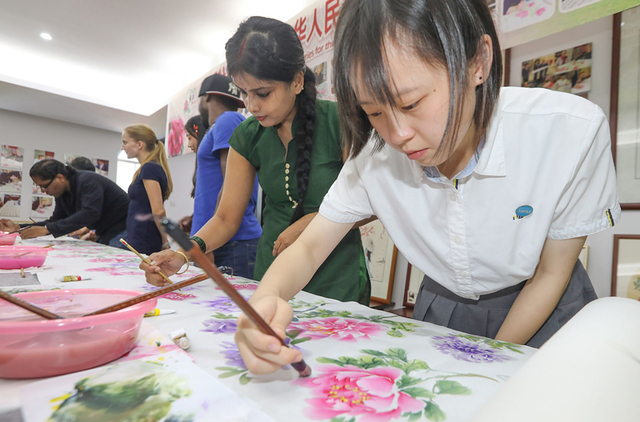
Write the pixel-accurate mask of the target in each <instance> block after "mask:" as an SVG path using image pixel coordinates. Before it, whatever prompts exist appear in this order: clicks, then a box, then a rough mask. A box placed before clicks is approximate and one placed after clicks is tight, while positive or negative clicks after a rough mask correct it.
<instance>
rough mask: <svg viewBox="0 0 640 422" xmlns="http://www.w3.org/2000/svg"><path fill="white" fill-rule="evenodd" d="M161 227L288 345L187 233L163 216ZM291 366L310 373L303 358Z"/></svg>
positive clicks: (259, 323) (255, 320)
mask: <svg viewBox="0 0 640 422" xmlns="http://www.w3.org/2000/svg"><path fill="white" fill-rule="evenodd" d="M159 219H160V222H161V224H162V227H163V228H164V231H165V232H166V233H167V234H168V235H169V236H171V237H173V240H175V241H176V242H178V244H179V245H180V247H181V248H182V249H184V251H185V252H187V253H188V254H189V256H190V257H191V258H193V260H194V261H195V262H196V263H197V264H198V266H199V267H200V268H202V269H203V270H204V271H205V272H206V273H207V274H209V277H211V278H212V279H213V281H215V282H216V284H217V285H218V286H220V288H221V289H222V290H223V291H224V292H225V293H226V294H227V296H229V298H230V299H231V300H232V301H233V302H234V303H235V304H236V305H237V306H238V307H239V308H240V309H241V310H242V312H244V314H245V315H246V316H248V317H249V318H250V319H251V321H253V323H254V324H256V325H257V326H258V327H260V329H261V330H262V332H264V333H265V334H269V335H272V336H274V337H275V338H277V339H278V340H280V343H282V345H283V346H285V347H289V345H288V344H287V343H285V342H284V340H283V339H281V338H280V337H278V335H277V334H276V332H275V331H273V329H272V328H271V327H270V326H269V324H267V322H266V321H265V320H264V319H262V317H261V316H260V315H259V314H258V313H257V312H256V311H255V309H253V307H252V306H251V305H250V304H249V302H247V301H246V300H244V298H243V297H242V296H241V295H240V293H238V292H237V291H236V289H234V288H233V286H232V285H231V283H229V282H228V281H227V279H226V278H225V277H224V275H222V273H221V272H220V270H218V269H217V268H216V267H215V266H214V265H213V264H212V263H211V261H210V260H209V259H208V258H207V257H206V256H205V255H204V254H203V253H202V251H201V250H200V248H194V247H193V243H192V242H191V240H189V238H188V237H187V235H186V234H185V233H184V232H183V231H182V230H181V229H180V227H179V226H178V225H177V224H176V223H174V222H173V221H171V220H169V219H168V218H165V217H159ZM291 366H293V368H294V369H295V370H296V371H298V373H299V374H300V376H301V377H308V376H309V375H311V367H309V366H308V365H307V364H306V362H305V361H304V360H301V361H300V362H294V363H292V364H291Z"/></svg>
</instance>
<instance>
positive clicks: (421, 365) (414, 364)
mask: <svg viewBox="0 0 640 422" xmlns="http://www.w3.org/2000/svg"><path fill="white" fill-rule="evenodd" d="M400 369H402V370H403V371H404V372H405V374H410V373H411V372H413V371H417V370H419V369H423V370H425V371H426V370H429V365H427V363H426V362H425V361H422V360H420V359H414V360H412V361H410V362H407V363H406V364H405V365H403V366H402V367H400Z"/></svg>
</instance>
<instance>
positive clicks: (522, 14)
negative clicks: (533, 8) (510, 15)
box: [516, 10, 529, 19]
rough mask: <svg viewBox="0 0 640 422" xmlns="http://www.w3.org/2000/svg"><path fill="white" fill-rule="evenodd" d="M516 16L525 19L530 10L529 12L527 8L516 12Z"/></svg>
mask: <svg viewBox="0 0 640 422" xmlns="http://www.w3.org/2000/svg"><path fill="white" fill-rule="evenodd" d="M516 16H517V17H519V18H521V19H524V18H526V17H527V16H529V12H527V11H526V10H522V11H520V12H518V13H516Z"/></svg>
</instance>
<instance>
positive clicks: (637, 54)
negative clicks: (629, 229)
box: [609, 7, 640, 210]
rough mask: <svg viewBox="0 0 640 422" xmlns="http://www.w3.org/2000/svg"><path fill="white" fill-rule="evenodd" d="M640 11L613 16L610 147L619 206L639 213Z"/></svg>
mask: <svg viewBox="0 0 640 422" xmlns="http://www.w3.org/2000/svg"><path fill="white" fill-rule="evenodd" d="M639 37H640V7H635V8H633V9H629V10H625V11H624V12H621V13H617V14H615V15H614V16H613V49H612V62H611V106H610V107H611V109H610V112H609V122H610V125H611V146H612V150H613V151H612V152H613V159H614V162H615V165H616V174H617V180H618V193H619V195H620V206H621V207H622V209H623V210H637V209H640V43H638V38H639Z"/></svg>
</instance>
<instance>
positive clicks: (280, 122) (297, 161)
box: [140, 17, 371, 305]
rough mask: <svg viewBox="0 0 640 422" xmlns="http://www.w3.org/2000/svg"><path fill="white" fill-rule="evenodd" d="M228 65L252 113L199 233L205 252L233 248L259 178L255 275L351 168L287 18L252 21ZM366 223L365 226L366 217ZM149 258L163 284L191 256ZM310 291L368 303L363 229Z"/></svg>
mask: <svg viewBox="0 0 640 422" xmlns="http://www.w3.org/2000/svg"><path fill="white" fill-rule="evenodd" d="M226 58H227V68H228V70H229V74H230V75H231V77H232V78H233V81H234V82H235V84H236V85H237V87H238V89H239V90H240V93H241V95H242V99H243V101H244V103H245V105H246V107H247V110H249V112H251V114H252V115H253V117H251V118H249V119H247V120H245V121H244V122H243V123H242V124H240V126H238V128H237V129H236V130H235V131H234V133H233V135H232V136H231V139H230V140H229V145H230V147H231V148H229V155H228V157H227V167H226V173H225V179H224V186H223V191H222V197H221V200H220V205H219V207H218V209H217V210H216V213H215V215H214V216H213V217H212V218H211V220H209V222H208V223H207V224H205V225H204V226H203V227H202V229H200V230H199V231H198V233H196V234H195V236H193V237H192V240H193V241H194V242H195V243H197V244H198V246H199V247H200V248H201V249H202V251H203V252H205V253H206V252H210V251H212V250H214V249H216V248H218V247H219V246H221V245H223V244H225V243H226V242H227V241H228V240H229V239H230V238H231V237H232V236H233V235H234V234H235V232H236V231H237V230H238V227H239V224H240V221H241V219H242V213H243V210H245V209H246V206H247V202H248V200H249V197H250V195H251V188H252V186H253V181H254V180H255V177H256V174H257V176H258V181H259V182H260V185H261V186H262V189H263V191H264V193H265V196H266V202H265V208H264V220H263V234H262V236H261V238H260V241H259V244H258V251H257V255H256V263H255V272H254V278H255V279H256V280H260V279H261V278H262V276H263V274H264V273H265V272H266V270H267V268H268V267H269V265H271V262H273V260H274V259H275V257H276V256H277V255H278V254H279V253H281V252H282V251H283V250H284V249H285V248H286V247H288V246H289V245H291V244H292V243H293V242H294V241H295V240H296V239H297V238H298V236H299V235H300V233H302V231H303V230H304V229H305V228H306V227H307V225H308V224H309V223H310V222H311V220H312V219H313V217H314V216H315V215H316V214H317V211H318V208H319V207H320V203H321V202H322V199H323V198H324V195H325V194H326V193H327V191H328V190H329V187H330V186H331V184H332V183H333V182H334V180H335V179H336V178H337V177H338V173H339V172H340V169H341V168H342V166H343V163H344V161H343V157H344V154H343V150H342V144H341V137H340V123H339V119H338V110H337V107H336V104H335V103H333V102H329V101H323V100H317V99H316V87H315V76H314V74H313V72H312V71H311V69H309V68H308V67H307V66H306V64H305V62H304V50H303V49H302V44H301V43H300V40H299V38H298V36H297V34H296V32H295V31H294V29H293V28H292V27H291V26H290V25H288V24H285V23H283V22H280V21H277V20H274V19H268V18H263V17H251V18H249V19H247V20H246V21H245V22H243V23H242V24H241V25H240V27H239V28H238V31H237V32H236V33H235V35H234V36H233V37H232V38H231V39H229V41H228V42H227V45H226ZM363 223H365V222H363ZM151 258H152V260H153V261H154V262H155V264H156V265H153V266H148V265H146V264H144V263H143V264H142V265H141V266H140V267H141V268H142V269H144V270H145V271H146V276H147V281H148V282H149V283H151V284H154V285H157V286H162V285H165V283H166V282H165V281H164V280H163V279H162V278H161V277H160V276H159V275H158V273H157V272H158V271H159V270H162V271H164V272H166V273H167V274H168V275H170V274H173V273H175V272H176V271H177V270H179V269H180V267H181V266H182V265H183V264H184V263H185V258H184V257H183V256H182V255H181V254H179V253H177V252H173V251H163V252H161V253H157V254H153V255H151ZM305 290H306V291H308V292H310V293H314V294H318V295H321V296H324V297H329V298H333V299H338V300H343V301H358V302H360V303H363V304H366V305H368V304H369V299H370V294H371V286H370V282H369V277H368V275H367V271H366V268H365V265H364V254H363V250H362V241H361V239H360V232H359V230H358V229H357V228H356V229H353V230H351V231H350V232H349V234H348V235H347V236H345V238H344V239H343V240H342V242H341V243H340V245H339V246H338V247H337V248H336V249H335V250H334V251H333V253H332V254H331V255H330V257H329V258H328V259H327V260H326V261H325V263H324V264H323V265H322V266H321V267H320V268H319V269H318V270H317V271H316V273H315V275H314V277H313V279H312V280H311V282H310V283H309V284H308V285H307V286H306V288H305Z"/></svg>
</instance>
